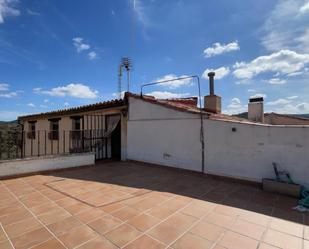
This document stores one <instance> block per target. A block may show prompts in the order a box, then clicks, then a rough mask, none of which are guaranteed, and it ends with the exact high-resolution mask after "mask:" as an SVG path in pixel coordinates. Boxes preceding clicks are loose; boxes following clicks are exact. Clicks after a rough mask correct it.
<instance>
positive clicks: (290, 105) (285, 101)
mask: <svg viewBox="0 0 309 249" xmlns="http://www.w3.org/2000/svg"><path fill="white" fill-rule="evenodd" d="M266 105H267V106H270V107H271V109H269V111H270V112H276V113H285V114H302V113H309V103H308V102H301V101H298V96H289V97H286V98H280V99H277V100H275V101H271V102H268V103H266Z"/></svg>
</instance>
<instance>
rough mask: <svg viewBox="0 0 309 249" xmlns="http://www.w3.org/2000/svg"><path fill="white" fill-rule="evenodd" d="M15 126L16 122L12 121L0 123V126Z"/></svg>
mask: <svg viewBox="0 0 309 249" xmlns="http://www.w3.org/2000/svg"><path fill="white" fill-rule="evenodd" d="M13 124H14V125H15V124H18V123H17V120H13V121H0V125H13Z"/></svg>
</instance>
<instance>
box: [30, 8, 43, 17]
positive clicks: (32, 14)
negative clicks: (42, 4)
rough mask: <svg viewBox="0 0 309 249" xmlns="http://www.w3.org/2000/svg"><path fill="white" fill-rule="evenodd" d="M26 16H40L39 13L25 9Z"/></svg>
mask: <svg viewBox="0 0 309 249" xmlns="http://www.w3.org/2000/svg"><path fill="white" fill-rule="evenodd" d="M27 14H28V15H30V16H40V15H41V14H40V13H39V12H36V11H33V10H31V9H27Z"/></svg>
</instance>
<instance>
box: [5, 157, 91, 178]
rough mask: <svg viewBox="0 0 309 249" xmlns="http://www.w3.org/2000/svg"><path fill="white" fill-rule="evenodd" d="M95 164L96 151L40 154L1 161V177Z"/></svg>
mask: <svg viewBox="0 0 309 249" xmlns="http://www.w3.org/2000/svg"><path fill="white" fill-rule="evenodd" d="M94 164H95V154H94V153H78V154H68V155H54V156H40V157H32V158H23V159H15V160H6V161H1V162H0V177H9V176H18V175H24V174H29V173H36V172H44V171H52V170H58V169H66V168H75V167H81V166H88V165H94Z"/></svg>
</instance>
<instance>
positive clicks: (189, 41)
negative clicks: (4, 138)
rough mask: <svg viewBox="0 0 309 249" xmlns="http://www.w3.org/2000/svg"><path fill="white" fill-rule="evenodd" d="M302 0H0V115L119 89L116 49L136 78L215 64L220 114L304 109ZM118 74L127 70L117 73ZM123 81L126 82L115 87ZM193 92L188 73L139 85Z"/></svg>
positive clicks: (308, 72)
mask: <svg viewBox="0 0 309 249" xmlns="http://www.w3.org/2000/svg"><path fill="white" fill-rule="evenodd" d="M308 23H309V1H308V0H297V1H296V0H285V1H275V0H273V1H272V0H259V1H256V0H248V1H243V0H234V1H230V0H218V1H204V0H194V1H189V0H182V1H181V0H178V1H176V0H175V1H172V0H171V1H164V0H135V1H133V0H117V1H115V0H114V1H112V0H110V1H109V0H104V1H100V0H92V1H81V0H66V1H63V0H23V1H21V0H0V120H12V119H15V118H16V116H17V115H23V114H30V113H37V112H46V111H49V110H55V109H63V108H67V107H73V106H76V105H83V104H88V103H94V102H98V101H103V100H107V99H112V98H115V97H116V96H117V68H118V65H119V62H120V59H121V57H124V56H129V57H131V58H132V60H133V65H134V69H133V72H132V88H131V90H132V91H133V92H139V91H140V85H141V84H142V83H147V82H151V81H154V80H159V79H169V78H173V77H177V76H183V75H193V74H194V75H195V74H197V75H199V76H200V77H201V84H202V94H203V95H206V94H207V93H208V80H207V79H206V78H205V77H203V75H206V73H207V72H208V71H209V70H210V69H213V70H215V71H216V72H217V75H216V85H215V87H216V89H215V90H216V93H217V94H218V95H220V96H222V98H223V103H222V104H223V110H224V112H226V113H238V112H242V111H245V110H246V109H247V106H246V105H247V102H248V98H249V97H250V96H259V95H262V96H264V97H265V109H266V111H276V112H281V113H309V80H308V79H309V69H308V68H309V27H308ZM124 81H125V78H124ZM123 90H125V86H123ZM146 93H151V94H154V95H156V96H157V97H181V96H190V95H197V88H196V83H195V82H190V81H178V82H175V83H174V84H165V85H162V86H160V87H152V88H148V89H146Z"/></svg>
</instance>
